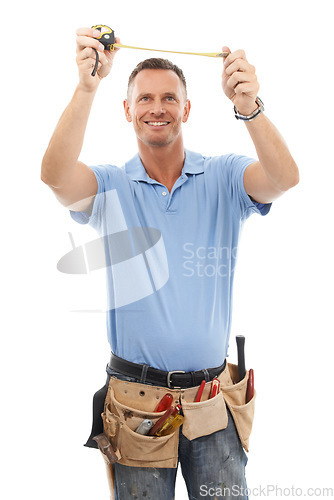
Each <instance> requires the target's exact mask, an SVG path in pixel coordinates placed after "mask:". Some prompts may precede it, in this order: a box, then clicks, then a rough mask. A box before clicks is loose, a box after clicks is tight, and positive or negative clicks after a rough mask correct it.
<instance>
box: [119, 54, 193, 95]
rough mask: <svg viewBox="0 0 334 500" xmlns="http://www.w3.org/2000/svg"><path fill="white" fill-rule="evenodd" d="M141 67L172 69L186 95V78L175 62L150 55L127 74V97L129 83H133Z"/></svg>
mask: <svg viewBox="0 0 334 500" xmlns="http://www.w3.org/2000/svg"><path fill="white" fill-rule="evenodd" d="M143 69H170V70H172V71H174V73H176V74H177V76H178V77H179V78H180V80H181V82H182V84H183V87H184V90H185V94H186V96H187V84H186V79H185V77H184V74H183V71H182V69H181V68H179V67H178V66H176V64H173V63H172V62H171V61H169V60H168V59H161V58H158V57H151V58H150V59H145V60H144V61H141V62H140V63H139V64H137V66H136V67H135V69H134V70H133V71H132V73H131V75H130V76H129V81H128V97H129V96H130V90H131V85H132V83H133V80H134V79H135V78H136V76H137V75H138V73H139V72H140V71H142V70H143Z"/></svg>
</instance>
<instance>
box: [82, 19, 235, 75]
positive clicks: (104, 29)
mask: <svg viewBox="0 0 334 500" xmlns="http://www.w3.org/2000/svg"><path fill="white" fill-rule="evenodd" d="M92 29H95V30H98V31H100V32H101V35H100V36H98V37H95V38H96V39H97V40H99V41H100V42H101V43H102V45H104V47H105V50H109V51H111V52H112V51H113V50H114V48H115V47H117V48H124V49H137V50H152V51H154V52H170V53H172V54H188V55H193V56H205V57H216V58H217V57H224V58H225V57H227V56H228V55H229V52H180V51H177V50H165V49H149V48H146V47H134V46H133V45H123V44H122V43H116V40H115V32H114V30H112V29H111V28H109V26H106V25H105V24H96V25H95V26H92ZM94 50H95V55H96V61H95V66H94V69H93V71H92V76H95V75H96V71H97V67H98V64H99V54H98V52H97V50H96V49H94Z"/></svg>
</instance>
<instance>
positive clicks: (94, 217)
mask: <svg viewBox="0 0 334 500" xmlns="http://www.w3.org/2000/svg"><path fill="white" fill-rule="evenodd" d="M89 168H91V169H92V170H93V172H94V174H95V177H96V180H97V192H96V195H95V197H94V200H93V202H92V203H91V204H90V205H89V207H88V208H87V209H86V210H84V211H82V212H76V211H73V210H70V215H71V217H72V219H73V220H74V221H75V222H78V223H79V224H90V225H91V226H92V227H94V228H95V229H97V227H98V226H99V225H100V223H101V216H102V213H103V211H104V205H105V196H104V194H105V192H106V191H107V189H108V187H107V186H108V180H109V175H108V166H107V165H99V166H96V167H89Z"/></svg>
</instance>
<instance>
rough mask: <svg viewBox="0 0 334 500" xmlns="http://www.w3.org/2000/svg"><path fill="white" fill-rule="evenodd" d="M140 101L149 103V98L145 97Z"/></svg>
mask: <svg viewBox="0 0 334 500" xmlns="http://www.w3.org/2000/svg"><path fill="white" fill-rule="evenodd" d="M139 100H140V101H144V102H147V101H148V97H147V96H143V97H141V98H140V99H139Z"/></svg>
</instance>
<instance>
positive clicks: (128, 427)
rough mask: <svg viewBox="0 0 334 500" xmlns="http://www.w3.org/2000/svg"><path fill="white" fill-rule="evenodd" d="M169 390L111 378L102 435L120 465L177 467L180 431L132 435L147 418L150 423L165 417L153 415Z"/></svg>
mask: <svg viewBox="0 0 334 500" xmlns="http://www.w3.org/2000/svg"><path fill="white" fill-rule="evenodd" d="M167 392H172V393H173V392H175V390H173V391H171V390H170V389H168V388H163V387H157V386H150V385H146V384H140V383H136V382H126V381H123V380H119V379H116V378H114V377H111V379H110V383H109V389H108V393H107V397H106V401H105V410H104V412H103V413H102V419H103V424H104V432H105V434H106V435H107V436H108V438H109V439H110V441H111V443H112V445H113V448H114V450H115V451H116V453H117V452H119V453H120V456H121V458H120V460H119V463H120V464H123V465H131V466H133V467H157V468H159V467H170V468H176V467H177V459H178V441H179V429H177V430H176V431H175V432H173V433H172V434H169V435H167V436H161V437H158V436H144V435H142V434H138V433H137V432H135V430H136V428H137V427H138V426H139V424H140V423H141V422H142V421H143V420H144V419H146V418H148V419H150V420H152V421H153V424H155V422H156V421H157V420H158V419H159V418H160V417H161V416H162V415H163V414H164V412H159V413H157V412H154V411H153V410H154V408H155V407H156V406H157V403H158V401H159V400H160V399H161V398H162V397H163V396H164V394H166V393H167Z"/></svg>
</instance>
